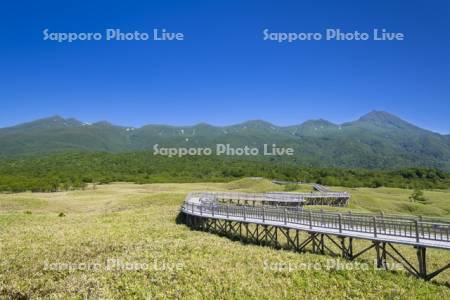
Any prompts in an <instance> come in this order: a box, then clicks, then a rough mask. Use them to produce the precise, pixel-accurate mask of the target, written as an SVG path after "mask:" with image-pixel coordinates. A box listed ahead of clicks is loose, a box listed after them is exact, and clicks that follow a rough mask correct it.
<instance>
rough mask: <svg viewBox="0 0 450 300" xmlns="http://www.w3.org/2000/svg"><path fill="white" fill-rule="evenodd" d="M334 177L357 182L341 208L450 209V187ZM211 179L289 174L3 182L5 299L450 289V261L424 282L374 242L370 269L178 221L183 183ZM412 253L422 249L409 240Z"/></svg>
mask: <svg viewBox="0 0 450 300" xmlns="http://www.w3.org/2000/svg"><path fill="white" fill-rule="evenodd" d="M333 189H335V190H347V191H349V192H350V193H351V194H352V199H351V202H350V207H348V208H343V210H349V209H350V210H355V211H366V212H381V211H383V212H384V213H406V214H422V215H432V216H439V217H444V218H449V217H450V200H449V198H450V190H425V191H424V192H425V197H426V198H427V201H426V203H425V204H423V203H412V202H411V201H410V200H409V199H408V197H409V195H410V194H411V192H412V190H406V189H399V188H384V187H380V188H340V187H334V188H333ZM205 190H209V191H249V192H250V191H251V192H264V191H274V190H283V186H279V185H274V184H272V183H271V182H269V181H267V180H253V179H242V180H238V181H232V182H228V183H158V184H133V183H112V184H104V185H96V186H93V185H89V186H88V187H86V189H84V190H73V191H64V192H55V193H31V192H24V193H16V194H0V299H2V298H5V299H11V298H12V299H28V298H31V299H39V298H43V299H67V298H70V299H86V298H87V299H98V298H100V299H124V298H127V299H133V298H134V299H167V298H169V299H302V298H308V299H320V298H322V299H329V298H334V299H336V298H343V299H355V298H358V299H380V298H387V299H449V298H450V289H449V286H450V272H449V271H447V272H444V273H442V274H440V275H439V276H437V277H436V278H435V280H434V281H432V282H425V281H422V280H419V279H416V278H414V277H412V276H409V275H408V274H407V273H406V272H404V271H402V270H397V271H380V270H376V269H375V268H373V267H372V265H373V261H372V260H373V256H371V255H369V254H365V255H364V256H362V257H361V260H360V262H358V263H365V264H366V265H368V266H370V267H369V268H368V269H365V268H358V263H353V264H351V265H349V267H348V268H347V269H346V268H329V269H327V268H326V267H324V266H327V265H329V264H330V263H331V262H333V263H335V264H341V265H345V264H348V262H347V261H345V260H343V259H339V258H338V259H337V260H331V257H329V256H325V255H317V254H312V253H301V254H300V253H294V252H291V251H287V250H276V249H271V248H268V247H262V246H257V245H250V244H242V243H240V242H238V241H232V240H230V239H228V238H226V237H220V236H217V235H214V234H210V233H207V232H200V231H192V230H190V229H189V228H188V227H186V226H185V225H183V224H179V223H177V222H176V219H177V215H178V214H179V208H180V204H181V203H182V201H183V199H184V197H185V196H186V194H187V193H188V192H190V191H205ZM297 190H302V191H310V190H311V186H309V185H301V186H299V187H298V189H297ZM363 244H364V242H359V243H358V245H357V246H359V247H362V246H363ZM405 253H406V255H407V256H408V257H409V258H411V259H413V258H414V257H415V252H414V250H413V249H412V248H405ZM428 255H429V268H430V270H434V269H435V268H437V267H440V266H443V265H445V264H446V263H448V262H449V260H450V253H448V251H447V252H446V251H439V250H429V252H428ZM316 265H319V266H322V268H315V267H314V266H316ZM311 266H312V267H311Z"/></svg>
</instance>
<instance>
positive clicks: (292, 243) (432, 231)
mask: <svg viewBox="0 0 450 300" xmlns="http://www.w3.org/2000/svg"><path fill="white" fill-rule="evenodd" d="M218 194H221V196H220V197H218V196H217V195H218ZM224 194H226V195H224ZM258 197H259V199H264V200H259V201H260V202H261V204H262V205H247V204H248V202H245V201H253V199H257V198H258ZM223 199H232V201H231V204H230V202H228V203H224V202H223V201H221V200H223ZM238 199H239V201H238ZM250 199H252V200H250ZM266 199H267V197H266V196H265V194H252V197H248V194H244V195H243V194H242V193H192V194H189V195H188V196H187V198H186V199H185V202H184V203H183V206H182V208H181V211H182V212H183V213H184V215H185V217H186V221H187V223H188V225H190V226H192V227H193V228H197V229H202V230H211V231H215V232H221V233H223V234H232V235H235V236H239V237H241V238H245V239H248V238H250V239H253V240H254V241H256V242H257V243H261V242H263V243H265V244H269V245H272V246H278V245H280V243H279V238H278V236H279V234H278V233H280V234H281V235H280V236H284V238H285V239H286V241H287V245H288V246H289V248H292V249H294V250H297V251H299V252H301V251H304V250H305V247H306V246H307V245H309V244H311V245H312V251H313V252H318V253H325V252H326V251H327V252H329V253H330V254H332V255H337V253H335V252H334V251H332V250H331V249H330V247H328V246H327V244H326V243H325V241H328V242H329V243H332V244H333V245H335V246H337V247H338V248H339V249H340V250H341V255H342V256H343V257H345V258H347V259H350V260H353V259H356V258H357V257H359V256H360V255H361V254H363V253H365V252H367V251H368V250H370V249H375V252H376V259H377V265H378V266H379V267H380V268H382V267H386V266H387V264H386V259H387V257H390V258H392V259H393V260H394V261H396V262H398V263H401V264H402V265H403V266H404V267H405V269H406V270H408V271H409V272H410V273H411V274H414V275H415V276H418V277H420V278H423V279H425V280H430V279H431V278H433V277H434V276H436V275H438V274H439V273H441V272H442V271H444V270H446V269H448V268H449V267H450V264H447V265H446V266H443V267H442V268H440V269H438V270H436V271H434V272H432V273H428V272H427V268H426V265H427V264H426V249H427V248H437V249H442V250H449V249H450V221H449V220H435V219H433V218H420V217H415V216H397V215H375V214H361V213H337V212H329V211H312V210H305V209H303V208H302V207H289V206H284V207H283V206H278V207H277V206H274V205H273V202H274V201H277V200H276V197H275V198H273V199H272V201H271V202H270V204H269V205H268V202H267V200H266ZM279 199H281V200H280V203H285V202H284V201H283V200H286V198H279ZM242 201H243V202H242ZM254 201H258V200H254ZM251 224H253V225H252V226H249V225H251ZM299 232H306V233H307V234H308V236H309V237H308V238H307V239H306V240H304V241H300V238H299V236H300V235H299ZM353 239H362V240H367V241H370V242H371V244H370V246H368V247H367V248H366V249H363V250H361V251H360V252H359V253H353ZM398 244H402V245H408V246H412V247H414V248H416V249H417V259H418V267H415V266H414V265H413V263H411V262H410V261H408V260H407V259H405V257H404V256H403V255H402V254H401V253H400V251H399V250H398V249H397V248H396V247H395V246H394V245H398Z"/></svg>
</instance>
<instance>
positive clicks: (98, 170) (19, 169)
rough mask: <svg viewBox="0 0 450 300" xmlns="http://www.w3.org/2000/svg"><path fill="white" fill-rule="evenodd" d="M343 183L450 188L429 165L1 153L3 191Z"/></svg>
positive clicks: (441, 174)
mask: <svg viewBox="0 0 450 300" xmlns="http://www.w3.org/2000/svg"><path fill="white" fill-rule="evenodd" d="M249 176H252V177H265V178H269V179H279V180H287V181H302V182H309V183H319V184H323V185H328V186H344V187H373V188H376V187H381V186H387V187H400V188H413V189H431V188H442V189H446V188H450V174H449V173H446V172H443V171H440V170H437V169H427V168H408V169H400V170H366V169H341V168H314V167H309V166H301V165H297V164H294V163H289V162H285V161H264V160H258V159H254V160H249V159H234V158H227V157H217V156H211V157H207V156H201V157H198V156H196V157H194V156H186V157H172V158H169V157H163V156H154V155H152V153H151V152H130V153H119V154H112V153H103V152H97V153H92V152H74V153H60V154H53V155H48V156H39V157H26V158H20V159H0V191H2V192H22V191H33V192H56V191H62V190H71V189H83V188H85V187H86V185H87V184H89V183H95V184H105V183H110V182H117V181H126V182H134V183H162V182H206V181H209V182H226V181H231V180H235V179H238V178H242V177H249Z"/></svg>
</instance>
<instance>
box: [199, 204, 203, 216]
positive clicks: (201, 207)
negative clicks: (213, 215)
mask: <svg viewBox="0 0 450 300" xmlns="http://www.w3.org/2000/svg"><path fill="white" fill-rule="evenodd" d="M200 215H201V216H203V205H200Z"/></svg>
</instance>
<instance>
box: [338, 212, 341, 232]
mask: <svg viewBox="0 0 450 300" xmlns="http://www.w3.org/2000/svg"><path fill="white" fill-rule="evenodd" d="M338 216H339V233H342V214H339V215H338Z"/></svg>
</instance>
